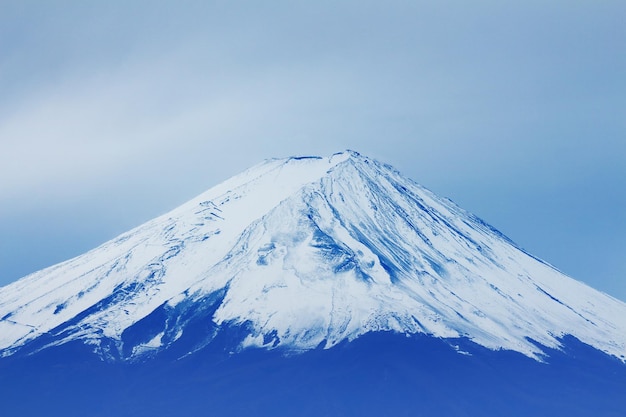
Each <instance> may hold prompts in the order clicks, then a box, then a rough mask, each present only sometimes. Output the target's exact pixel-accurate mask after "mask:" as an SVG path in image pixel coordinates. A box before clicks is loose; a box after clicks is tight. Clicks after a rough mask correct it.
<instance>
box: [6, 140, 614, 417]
mask: <svg viewBox="0 0 626 417" xmlns="http://www.w3.org/2000/svg"><path fill="white" fill-rule="evenodd" d="M416 355H417V356H419V357H416ZM0 356H1V357H2V358H3V359H0V371H1V370H2V369H4V371H5V372H4V380H3V379H2V377H0V382H2V383H3V385H5V387H6V386H8V385H9V384H11V385H13V386H16V387H20V386H22V387H23V389H24V390H26V391H28V388H27V387H28V386H29V383H32V380H33V379H32V377H33V376H34V377H36V378H38V379H40V380H42V381H47V382H46V383H45V384H46V385H45V386H46V389H47V390H50V386H51V385H54V382H52V381H57V380H59V379H61V380H65V381H66V383H65V385H64V384H61V385H60V386H59V388H58V389H59V390H60V391H58V392H57V391H55V390H52V393H53V394H50V398H49V399H48V401H47V403H48V411H50V410H51V409H55V408H54V407H55V406H56V407H58V409H59V410H60V409H65V411H67V407H68V406H69V405H68V404H74V406H75V407H76V409H77V410H78V409H80V410H81V411H80V413H82V415H85V413H87V414H91V415H98V414H97V413H96V412H95V411H94V404H97V403H98V399H100V400H101V399H102V398H103V395H104V393H108V394H107V395H108V396H112V397H115V398H124V399H125V400H124V401H126V402H127V407H126V408H120V409H114V408H111V407H108V408H107V406H101V407H100V408H98V407H96V408H97V409H98V410H101V413H102V415H107V414H110V413H112V412H113V410H115V411H114V412H115V414H116V415H124V413H125V412H128V414H127V415H154V410H155V409H156V410H159V411H160V412H161V413H164V410H166V409H169V408H168V407H170V408H172V407H174V405H173V404H174V403H173V401H174V400H173V399H172V401H171V402H167V401H166V400H163V398H168V394H169V397H172V394H173V393H176V394H175V395H174V397H181V396H183V397H185V398H187V397H189V398H187V399H186V400H185V402H184V403H185V405H184V406H183V405H181V404H176V407H175V408H177V409H178V410H179V411H180V410H182V409H184V410H186V412H187V413H192V414H194V413H195V414H197V413H198V412H199V411H198V410H205V411H206V408H205V406H208V405H209V404H213V405H215V404H216V402H217V403H220V401H222V403H220V404H221V405H220V406H219V407H218V408H217V409H215V408H212V410H213V412H214V415H241V413H244V414H248V415H308V414H309V412H308V411H307V410H305V409H303V408H301V407H304V408H306V407H308V406H310V407H311V409H310V410H309V411H310V414H311V415H313V414H316V415H319V414H317V413H319V412H320V410H325V411H324V412H323V413H322V414H324V413H325V414H327V415H385V414H386V413H391V414H388V415H419V414H416V410H422V411H421V412H423V413H424V415H441V413H442V412H444V414H445V415H517V414H515V412H518V411H519V412H520V413H521V414H519V415H528V413H532V414H534V415H554V412H556V411H558V413H561V412H562V411H563V410H565V409H568V407H569V412H568V415H589V414H586V413H590V412H591V411H592V410H593V412H594V413H595V414H594V415H623V413H624V412H626V400H624V399H622V397H623V395H620V394H619V393H620V392H626V391H623V390H625V389H626V364H625V363H626V304H624V303H623V302H621V301H619V300H616V299H614V298H612V297H610V296H608V295H606V294H603V293H601V292H599V291H596V290H594V289H592V288H590V287H588V286H586V285H584V284H582V283H580V282H578V281H575V280H573V279H572V278H569V277H567V276H565V275H564V274H562V273H561V272H559V271H558V270H557V269H555V268H554V267H552V266H551V265H549V264H547V263H545V262H543V261H541V260H539V259H537V258H535V257H533V256H532V255H530V254H528V253H526V252H525V251H524V250H522V249H521V248H519V247H518V246H516V245H515V244H514V243H513V242H511V241H510V240H509V239H508V238H506V237H505V236H503V235H502V234H501V233H500V232H498V231H497V230H495V229H494V228H493V227H491V226H489V225H488V224H486V223H485V222H483V221H482V220H480V219H479V218H477V217H476V216H474V215H472V214H471V213H468V212H467V211H465V210H463V209H461V208H459V207H458V206H456V205H455V204H454V203H453V202H451V201H450V200H447V199H442V198H440V197H438V196H436V195H435V194H433V193H432V192H430V191H429V190H427V189H425V188H423V187H421V186H420V185H418V184H416V183H414V182H413V181H411V180H409V179H407V178H405V177H403V176H402V175H401V174H400V173H398V172H397V171H396V170H395V169H393V168H392V167H390V166H388V165H385V164H382V163H379V162H377V161H375V160H373V159H370V158H367V157H364V156H362V155H360V154H358V153H356V152H352V151H346V152H342V153H338V154H335V155H332V156H331V157H327V158H322V157H294V158H287V159H272V160H268V161H265V162H263V163H261V164H259V165H257V166H255V167H253V168H251V169H249V170H247V171H245V172H243V173H241V174H239V175H237V176H235V177H233V178H231V179H229V180H227V181H225V182H223V183H222V184H219V185H218V186H216V187H214V188H211V189H210V190H208V191H207V192H205V193H203V194H201V195H200V196H198V197H196V198H195V199H193V200H191V201H189V202H187V203H185V204H183V205H182V206H180V207H178V208H176V209H174V210H172V211H171V212H169V213H167V214H165V215H163V216H160V217H158V218H156V219H154V220H151V221H149V222H147V223H145V224H143V225H141V226H139V227H137V228H135V229H133V230H131V231H129V232H127V233H124V234H122V235H120V236H118V237H117V238H115V239H113V240H111V241H109V242H107V243H105V244H103V245H102V246H100V247H98V248H96V249H93V250H92V251H89V252H87V253H85V254H84V255H81V256H78V257H76V258H74V259H71V260H69V261H66V262H63V263H61V264H58V265H55V266H52V267H50V268H47V269H44V270H42V271H39V272H36V273H34V274H31V275H29V276H27V277H24V278H22V279H21V280H19V281H17V282H15V283H12V284H10V285H8V286H6V287H3V288H0ZM435 365H436V366H435ZM430 366H433V368H430ZM451 366H452V367H453V370H451V369H450V367H451ZM60 369H62V370H63V372H61V373H60V371H59V370H60ZM25 375H26V376H28V378H27V377H25ZM476 375H481V377H479V378H477V376H476ZM105 376H106V377H105ZM103 380H109V381H118V382H120V381H126V382H128V381H133V384H134V387H135V390H134V391H133V390H132V389H131V390H130V391H129V390H126V389H122V388H119V387H118V388H115V389H114V388H111V386H109V385H107V387H106V388H105V386H104V385H105V384H103V382H102V381H103ZM172 380H177V381H180V386H179V387H178V389H171V387H170V385H171V381H172ZM19 381H22V385H20V383H19ZM85 381H89V383H88V384H86V383H85ZM97 381H100V382H97ZM159 381H160V382H159ZM191 381H194V382H193V383H192V382H191ZM329 381H330V382H329ZM385 381H386V382H385ZM459 381H465V382H466V383H464V384H460V385H459ZM511 381H514V382H511ZM531 381H534V382H531ZM537 381H542V382H539V383H538V382H537ZM366 382H367V383H366ZM365 383H366V384H365ZM268 384H269V386H271V387H274V388H277V387H280V389H281V390H282V391H281V392H289V393H290V394H289V396H288V397H284V395H283V396H280V395H279V396H278V397H277V395H278V394H277V393H276V391H275V390H274V389H270V390H269V391H268ZM294 384H295V385H294ZM298 384H300V385H301V389H298V388H297V387H298V386H299V385H298ZM363 384H365V385H363ZM544 384H549V385H544ZM88 385H90V386H91V390H89V389H88V388H86V386H88ZM120 385H124V384H122V383H120ZM113 386H116V384H113ZM182 386H184V387H185V389H184V390H181V389H180V388H181V387H182ZM477 386H483V387H488V388H485V391H484V392H481V391H480V389H479V390H476V387H477ZM557 386H558V387H561V391H562V392H560V394H558V395H557V394H549V393H546V388H549V390H554V389H555V387H557ZM70 387H71V389H70ZM137 387H142V388H137ZM146 387H149V388H146ZM242 387H243V388H242ZM304 387H306V389H305V388H304ZM347 387H351V388H347ZM354 387H360V389H359V390H357V391H354ZM454 387H456V388H454ZM450 388H454V390H453V391H452V392H450ZM112 389H113V391H111V390H112ZM68 390H70V391H71V390H79V391H85V390H87V392H88V393H87V394H85V395H83V397H84V398H86V399H89V400H88V401H87V400H86V402H85V403H84V404H83V405H81V406H79V405H77V404H79V403H80V402H78V403H77V402H76V399H75V398H73V399H72V400H70V399H69V398H68V397H66V395H65V394H63V393H64V392H65V393H67V392H68ZM346 390H347V391H346ZM44 391H45V390H44ZM557 391H558V390H557ZM5 392H6V398H4V400H5V402H7V403H8V404H13V407H14V410H16V413H17V412H19V413H20V414H24V412H25V411H28V410H29V409H28V406H27V405H25V402H24V401H22V400H19V401H18V400H16V399H17V398H22V397H21V396H20V395H22V394H23V391H19V388H12V391H11V390H8V391H7V390H5ZM9 392H11V395H10V396H9V395H8V393H9ZM130 392H133V394H132V395H131V394H129V393H130ZM373 392H378V393H385V394H386V396H387V397H389V398H387V400H385V401H383V402H376V401H377V400H376V401H375V400H373V398H374V396H371V398H369V397H370V394H371V393H373ZM581 392H582V395H581ZM138 393H141V394H138ZM154 393H160V394H161V395H158V396H154V395H152V394H154ZM183 393H184V394H183ZM190 393H195V394H196V395H191V394H190ZM207 393H212V397H211V398H212V399H211V400H210V401H208V400H206V399H205V400H203V398H205V397H206V395H207ZM243 393H245V396H243V397H240V396H239V395H238V394H243ZM359 393H360V394H359ZM420 393H421V394H422V395H420ZM149 394H150V395H149ZM218 394H219V395H218ZM400 394H403V395H400ZM493 395H499V397H498V398H499V399H498V400H496V401H495V402H494V401H493ZM563 395H567V396H570V397H573V398H568V399H565V398H560V397H561V396H563ZM142 396H145V398H144V397H142ZM451 396H453V397H456V400H453V401H450V397H451ZM148 397H149V398H150V400H147V398H148ZM360 397H363V398H361V399H360V400H358V401H357V400H354V401H355V402H354V404H353V403H352V401H353V400H352V398H360ZM483 397H485V398H486V400H485V401H487V402H488V403H490V404H491V405H481V404H477V403H476V399H478V398H483ZM131 398H135V399H136V398H144V399H143V400H142V401H139V402H138V401H133V400H131ZM154 398H161V400H159V401H160V402H159V401H155V400H154ZM217 398H219V399H220V400H217ZM268 398H269V399H271V398H273V399H274V400H273V402H271V403H270V404H265V401H267V399H268ZM316 398H317V399H319V398H325V399H326V403H325V404H326V407H327V408H324V407H323V406H320V404H319V401H318V400H315V399H316ZM349 398H350V400H349ZM365 398H369V400H366V399H365ZM413 398H415V399H416V400H415V401H417V402H414V401H413ZM0 399H1V398H0ZM61 399H63V400H61ZM224 399H230V400H229V401H226V400H224ZM294 399H297V404H298V406H297V408H295V409H294V408H290V407H294V405H293V403H292V402H293V401H295V400H294ZM490 399H491V400H490ZM314 400H315V401H317V402H312V401H314ZM163 401H165V402H163ZM207 401H208V402H207ZM446 401H448V402H449V404H448V405H447V406H443V405H442V402H446ZM485 401H483V402H485ZM566 402H568V403H571V404H569V405H566ZM374 403H375V405H373V404H374ZM246 404H249V408H246V406H245V405H246ZM418 404H419V406H418ZM20 407H27V408H20ZM50 407H52V408H50ZM81 407H82V408H81ZM181 407H182V408H181ZM185 407H187V408H185ZM241 407H243V408H241ZM264 407H270V410H273V411H272V412H269V411H267V412H264V411H262V410H265V408H264ZM320 407H321V408H320ZM446 407H447V408H446ZM172 409H173V408H172ZM129 410H133V411H132V413H131V412H130V411H129ZM194 410H195V411H194ZM357 410H361V411H360V412H358V413H357ZM374 410H378V412H375V411H374ZM472 410H473V411H472ZM577 412H578V413H582V414H576V413H577ZM80 413H78V412H77V415H81V414H80ZM120 413H121V414H120ZM477 413H478V414H477ZM542 413H543V414H542ZM598 413H599V414H598ZM603 413H604V414H603ZM613 413H614V414H613ZM64 415H67V414H64ZM161 415H164V414H161ZM167 415H170V414H167ZM171 415H180V414H176V413H173V414H171Z"/></svg>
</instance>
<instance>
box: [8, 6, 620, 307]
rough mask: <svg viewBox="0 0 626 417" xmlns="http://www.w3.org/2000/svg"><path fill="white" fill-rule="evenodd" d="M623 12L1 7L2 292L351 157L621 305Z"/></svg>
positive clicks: (513, 8)
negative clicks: (241, 193)
mask: <svg viewBox="0 0 626 417" xmlns="http://www.w3.org/2000/svg"><path fill="white" fill-rule="evenodd" d="M624 16H626V2H624V1H622V0H617V1H611V0H603V1H597V0H593V1H592V0H589V1H579V0H567V1H565V0H563V1H561V0H555V1H550V2H546V1H535V0H524V1H516V0H510V1H502V0H498V1H488V0H486V1H476V2H467V1H460V0H459V1H447V0H438V1H421V0H412V1H393V0H392V1H387V2H373V1H368V0H361V1H341V0H335V1H324V0H321V1H315V2H304V1H274V0H271V1H266V2H258V1H238V2H227V1H208V0H207V1H176V2H174V1H169V2H165V1H138V0H135V1H109V2H95V1H94V2H85V1H72V0H64V1H60V0H59V1H49V2H40V1H35V0H20V1H18V0H15V1H8V0H0V285H6V284H8V283H10V282H12V281H14V280H16V279H18V278H20V277H22V276H24V275H27V274H29V273H31V272H34V271H36V270H39V269H41V268H44V267H47V266H50V265H52V264H55V263H58V262H61V261H63V260H66V259H69V258H71V257H74V256H77V255H79V254H81V253H84V252H86V251H87V250H89V249H92V248H94V247H96V246H98V245H99V244H101V243H104V242H105V241H107V240H109V239H111V238H113V237H115V236H117V235H118V234H120V233H122V232H124V231H126V230H128V229H130V228H132V227H135V226H137V225H139V224H141V223H143V222H145V221H147V220H149V219H151V218H153V217H156V216H158V215H160V214H163V213H165V212H167V211H169V210H170V209H173V208H175V207H177V206H178V205H180V204H182V203H183V202H185V201H186V200H188V199H191V198H192V197H194V196H195V195H197V194H199V193H201V192H203V191H205V190H207V189H208V188H210V187H212V186H213V185H216V184H218V183H219V182H221V181H223V180H225V179H227V178H229V177H230V176H232V175H234V174H237V173H238V172H240V171H242V170H244V169H246V168H248V167H250V166H252V165H254V164H256V163H258V162H260V161H262V160H263V159H266V158H271V157H286V156H290V155H330V154H332V153H334V152H337V151H341V150H345V149H353V150H356V151H358V152H360V153H362V154H364V155H367V156H370V157H372V158H375V159H378V160H380V161H382V162H386V163H389V164H391V165H393V166H394V167H396V168H397V169H398V170H399V171H400V172H402V173H403V174H404V175H406V176H408V177H410V178H412V179H413V180H415V181H416V182H418V183H420V184H422V185H424V186H426V187H428V188H430V189H431V190H432V191H434V192H435V193H437V194H439V195H441V196H445V197H448V198H450V199H452V200H453V201H455V202H456V203H457V204H459V205H460V206H462V207H463V208H465V209H467V210H469V211H471V212H473V213H475V214H476V215H478V216H479V217H481V218H482V219H484V220H485V221H487V222H488V223H490V224H491V225H493V226H494V227H496V228H497V229H499V230H500V231H501V232H503V233H504V234H506V235H507V236H508V237H510V238H511V239H512V240H514V241H515V242H516V243H517V244H518V245H519V246H521V247H523V248H524V249H526V250H527V251H528V252H530V253H532V254H534V255H536V256H538V257H540V258H542V259H544V260H545V261H547V262H549V263H550V264H552V265H554V266H555V267H557V268H558V269H559V270H561V271H563V272H565V273H566V274H568V275H570V276H572V277H574V278H576V279H578V280H581V281H583V282H586V283H588V284H589V285H591V286H593V287H595V288H597V289H599V290H601V291H604V292H606V293H608V294H610V295H613V296H614V297H616V298H619V299H621V300H624V301H626V77H625V76H624V74H626V53H624V51H625V50H626V25H624V24H623V17H624Z"/></svg>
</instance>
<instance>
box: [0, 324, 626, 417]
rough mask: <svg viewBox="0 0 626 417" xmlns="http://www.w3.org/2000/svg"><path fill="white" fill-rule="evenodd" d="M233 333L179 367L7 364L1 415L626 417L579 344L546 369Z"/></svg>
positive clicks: (614, 386)
mask: <svg viewBox="0 0 626 417" xmlns="http://www.w3.org/2000/svg"><path fill="white" fill-rule="evenodd" d="M237 333H238V332H234V331H232V330H231V332H222V333H221V334H220V335H218V337H217V338H216V339H214V340H213V342H212V343H211V344H210V345H208V346H207V347H206V348H204V349H203V350H202V351H200V352H197V353H196V354H194V355H190V356H188V357H186V358H183V359H180V360H172V358H171V357H165V356H162V357H156V358H153V359H152V360H151V361H147V362H144V363H136V364H129V363H106V362H102V361H100V360H99V359H97V358H96V357H95V356H94V355H93V354H91V353H90V352H88V351H87V350H86V348H85V346H84V345H81V344H78V343H75V344H68V345H64V346H61V347H57V348H54V349H48V350H45V351H43V352H41V353H39V354H35V355H33V356H30V357H27V358H25V357H10V358H5V359H2V360H0V407H1V408H0V415H2V416H3V417H5V416H6V417H11V416H64V417H71V416H77V417H78V416H80V417H85V416H91V417H110V416H117V417H124V416H129V417H130V416H133V417H141V416H146V417H148V416H150V417H153V416H162V417H169V416H171V417H183V416H220V417H221V416H359V417H362V416H377V417H379V416H390V417H399V416H407V417H408V416H410V417H419V416H424V417H426V416H432V417H439V416H448V417H455V416H458V417H461V416H464V417H465V416H467V417H470V416H471V417H479V416H498V417H503V416H520V417H522V416H523V417H526V416H569V417H575V416H580V417H583V416H584V417H586V416H589V417H591V416H594V417H609V416H612V417H623V416H624V415H626V365H624V364H622V363H621V362H619V361H618V360H617V359H615V358H613V357H610V356H607V355H605V354H603V353H601V352H599V351H597V350H595V349H593V348H591V347H589V346H587V345H585V344H583V343H581V342H579V341H578V340H576V339H574V338H566V339H565V340H563V343H564V350H563V351H554V350H549V349H544V350H545V351H546V352H547V354H548V356H547V357H546V358H545V362H544V363H540V362H537V361H535V360H532V359H530V358H527V357H525V356H523V355H521V354H519V353H515V352H510V351H491V350H488V349H485V348H483V347H481V346H479V345H476V344H474V343H472V342H470V341H467V340H452V341H451V340H444V339H437V338H432V337H428V336H412V337H406V336H404V335H399V334H393V333H370V334H367V335H365V336H363V337H361V338H359V339H357V340H355V341H353V342H350V343H342V344H340V345H338V346H336V347H334V348H332V349H328V350H323V349H316V350H312V351H309V352H305V353H302V354H288V352H285V351H279V350H274V351H267V350H262V349H249V350H244V351H241V352H238V353H236V354H229V353H228V352H227V351H226V350H225V346H232V339H233V338H237V337H238V334H237ZM243 333H245V331H242V334H243ZM457 349H461V350H463V351H469V352H471V356H470V355H466V354H460V353H458V352H457Z"/></svg>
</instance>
